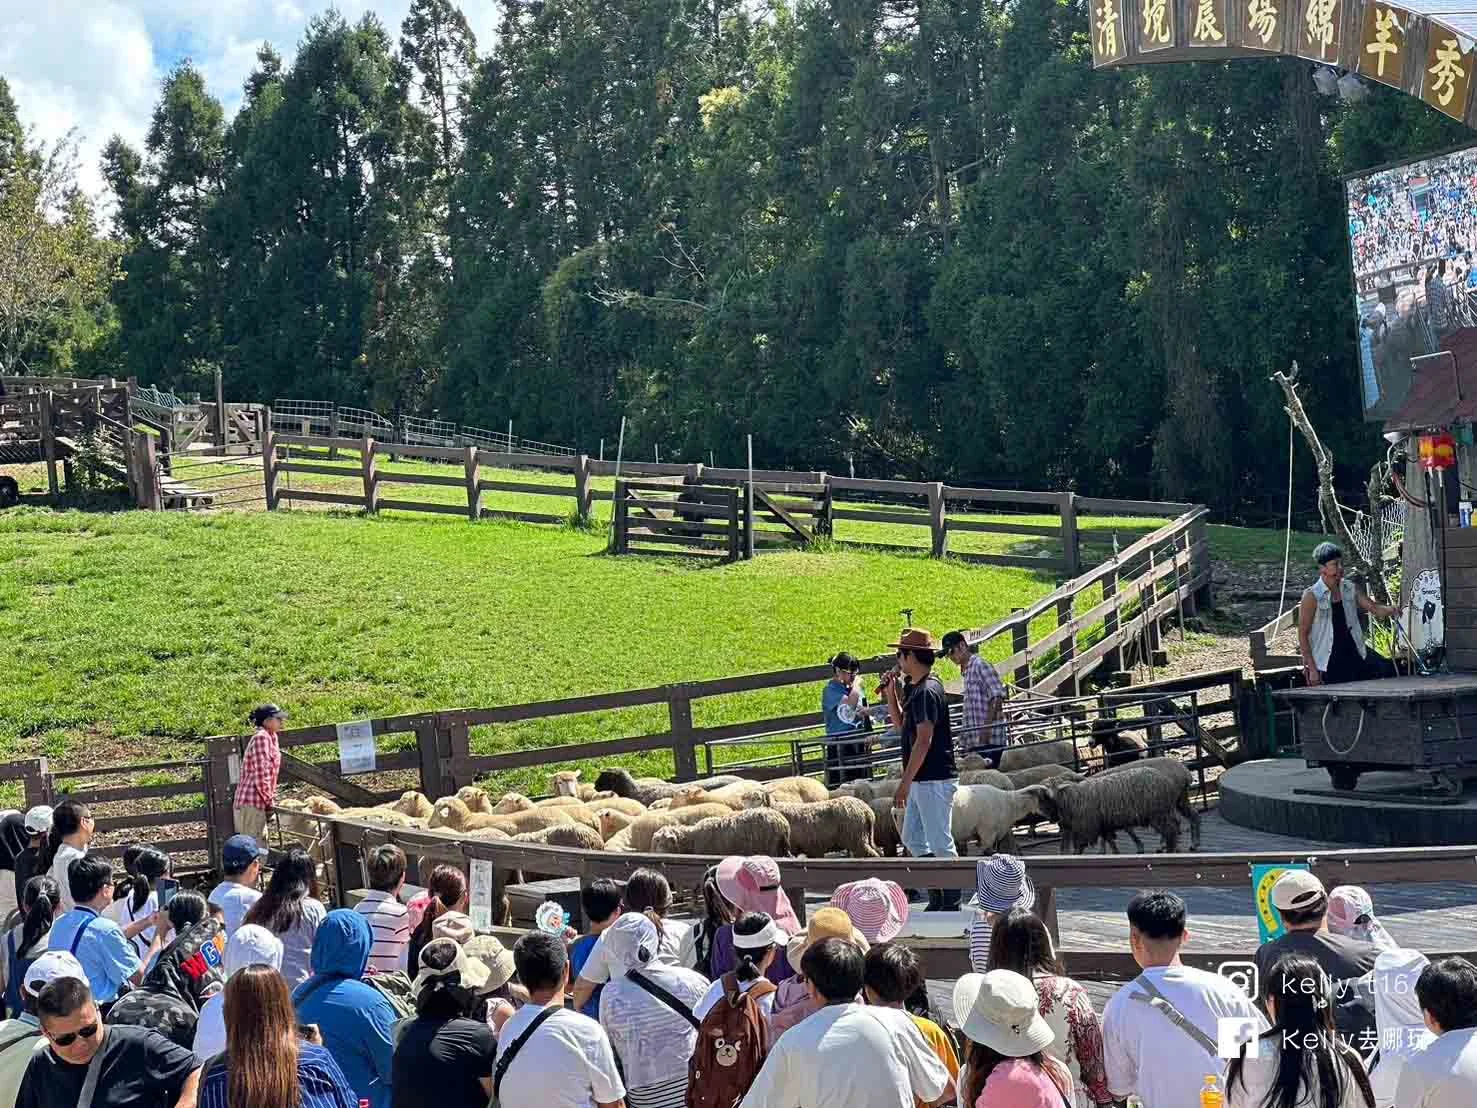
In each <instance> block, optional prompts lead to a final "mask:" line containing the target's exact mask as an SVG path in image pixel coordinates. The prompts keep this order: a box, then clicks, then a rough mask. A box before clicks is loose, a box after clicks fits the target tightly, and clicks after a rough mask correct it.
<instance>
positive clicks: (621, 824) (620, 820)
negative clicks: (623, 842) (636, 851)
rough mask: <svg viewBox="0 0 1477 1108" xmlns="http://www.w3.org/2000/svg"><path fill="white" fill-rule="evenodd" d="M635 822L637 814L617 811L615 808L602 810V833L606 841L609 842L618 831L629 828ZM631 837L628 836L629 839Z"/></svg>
mask: <svg viewBox="0 0 1477 1108" xmlns="http://www.w3.org/2000/svg"><path fill="white" fill-rule="evenodd" d="M635 822H636V817H635V816H632V815H628V814H627V813H625V812H621V811H617V810H616V809H614V808H605V809H603V810H602V811H601V812H600V834H601V836H602V837H603V838H604V839H605V841H606V842H609V841H610V840H611V839H612V838H614V837H615V835H616V834H617V833H618V832H621V831H625V830H627V829H629V828H630V826H631V824H633V823H635ZM630 837H631V836H629V835H627V836H626V838H627V839H628V840H629V839H630ZM627 849H629V848H627Z"/></svg>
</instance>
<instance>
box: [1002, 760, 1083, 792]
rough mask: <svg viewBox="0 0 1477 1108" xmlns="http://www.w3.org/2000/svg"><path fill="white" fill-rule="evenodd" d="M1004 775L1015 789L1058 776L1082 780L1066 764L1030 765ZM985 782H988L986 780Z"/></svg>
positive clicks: (1055, 778)
mask: <svg viewBox="0 0 1477 1108" xmlns="http://www.w3.org/2000/svg"><path fill="white" fill-rule="evenodd" d="M1006 776H1007V777H1009V778H1010V784H1011V787H1012V788H1016V789H1024V788H1026V787H1028V786H1030V785H1044V784H1046V782H1048V781H1055V780H1057V779H1058V778H1069V779H1071V780H1073V781H1081V780H1082V774H1080V773H1077V772H1076V771H1075V770H1073V769H1070V768H1068V767H1067V766H1058V765H1045V766H1030V767H1028V768H1026V769H1017V770H1012V771H1011V772H1010V773H1008V774H1007V775H1006ZM985 783H986V784H988V782H985Z"/></svg>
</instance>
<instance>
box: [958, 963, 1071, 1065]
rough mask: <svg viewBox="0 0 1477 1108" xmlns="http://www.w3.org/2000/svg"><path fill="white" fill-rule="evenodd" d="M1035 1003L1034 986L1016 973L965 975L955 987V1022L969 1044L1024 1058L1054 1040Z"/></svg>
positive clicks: (996, 971)
mask: <svg viewBox="0 0 1477 1108" xmlns="http://www.w3.org/2000/svg"><path fill="white" fill-rule="evenodd" d="M1038 1003H1039V1002H1038V1000H1037V997H1036V986H1035V985H1033V984H1031V982H1030V981H1029V980H1027V979H1026V978H1025V977H1022V976H1021V975H1020V974H1018V973H1013V972H1011V971H1010V970H991V971H990V972H989V973H966V974H965V975H964V976H963V977H961V978H960V979H959V981H958V982H957V983H956V984H955V985H954V1022H955V1024H956V1025H957V1026H958V1027H959V1029H960V1030H961V1031H963V1032H964V1034H965V1035H966V1036H967V1037H968V1038H969V1039H970V1040H971V1041H972V1042H976V1043H979V1044H980V1045H981V1046H987V1047H989V1048H990V1049H991V1050H994V1051H996V1052H998V1053H1000V1054H1003V1055H1004V1056H1005V1057H1007V1058H1024V1057H1026V1056H1027V1055H1030V1054H1035V1053H1036V1052H1037V1051H1038V1050H1040V1049H1042V1048H1043V1047H1045V1046H1047V1045H1048V1044H1049V1043H1050V1042H1051V1041H1052V1040H1053V1039H1055V1038H1056V1033H1055V1032H1053V1031H1052V1029H1051V1025H1050V1024H1049V1023H1047V1022H1046V1021H1045V1020H1044V1019H1042V1018H1041V1012H1040V1010H1039V1009H1038V1007H1037V1005H1038Z"/></svg>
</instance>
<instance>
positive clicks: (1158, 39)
mask: <svg viewBox="0 0 1477 1108" xmlns="http://www.w3.org/2000/svg"><path fill="white" fill-rule="evenodd" d="M1143 16H1144V21H1143V27H1142V30H1143V34H1142V35H1141V36H1140V38H1139V49H1141V50H1159V49H1162V48H1163V47H1166V46H1168V45H1170V43H1171V42H1172V41H1173V39H1174V34H1173V28H1172V27H1171V25H1170V20H1171V19H1173V14H1172V13H1171V11H1170V8H1169V0H1144V7H1143Z"/></svg>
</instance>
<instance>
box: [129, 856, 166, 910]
mask: <svg viewBox="0 0 1477 1108" xmlns="http://www.w3.org/2000/svg"><path fill="white" fill-rule="evenodd" d="M125 864H126V863H125ZM132 873H133V899H132V901H131V902H130V903H129V910H130V911H131V912H132V913H133V914H134V915H138V913H139V912H140V911H142V910H143V907H144V905H145V904H147V903H148V902H149V894H150V893H152V892H153V891H154V882H155V881H157V880H159V878H161V877H163V876H165V875H166V874H168V873H169V855H168V854H165V853H164V852H163V851H162V850H154V849H153V848H152V847H144V848H143V849H142V850H140V851H139V852H138V857H137V858H136V859H135V861H134V867H133V870H132Z"/></svg>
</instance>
